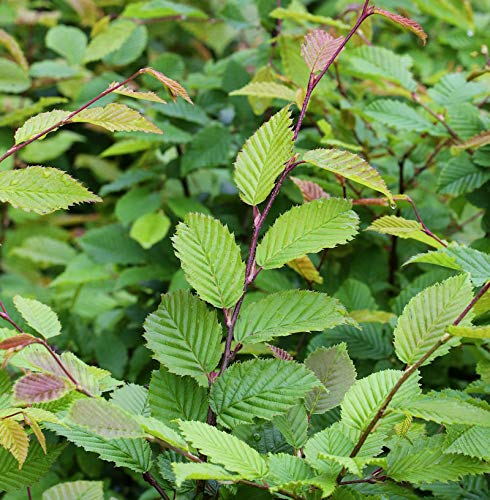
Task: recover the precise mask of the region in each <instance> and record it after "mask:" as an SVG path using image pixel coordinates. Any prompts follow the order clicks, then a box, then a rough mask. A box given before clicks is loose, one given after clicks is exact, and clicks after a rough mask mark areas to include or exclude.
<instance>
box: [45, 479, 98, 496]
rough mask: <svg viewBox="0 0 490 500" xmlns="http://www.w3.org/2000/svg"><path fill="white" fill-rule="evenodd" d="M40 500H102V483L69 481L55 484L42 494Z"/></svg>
mask: <svg viewBox="0 0 490 500" xmlns="http://www.w3.org/2000/svg"><path fill="white" fill-rule="evenodd" d="M42 500H104V483H103V482H102V481H71V482H67V483H62V484H57V485H55V486H52V487H51V488H49V489H47V490H46V491H45V492H44V493H43V497H42Z"/></svg>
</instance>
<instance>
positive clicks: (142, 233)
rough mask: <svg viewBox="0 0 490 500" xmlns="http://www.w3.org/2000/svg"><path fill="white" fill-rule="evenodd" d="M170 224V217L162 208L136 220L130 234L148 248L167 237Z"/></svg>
mask: <svg viewBox="0 0 490 500" xmlns="http://www.w3.org/2000/svg"><path fill="white" fill-rule="evenodd" d="M170 225H171V222H170V219H169V218H168V217H167V216H166V215H165V214H164V213H163V212H162V211H161V210H160V211H158V212H151V213H148V214H144V215H142V216H141V217H138V218H137V219H136V220H135V221H134V223H133V225H132V226H131V231H130V232H129V236H131V238H133V240H136V241H137V242H138V243H139V244H140V245H141V246H142V247H143V248H145V249H148V248H151V247H152V246H153V245H155V244H156V243H158V242H159V241H161V240H163V238H165V236H166V235H167V233H168V230H169V229H170Z"/></svg>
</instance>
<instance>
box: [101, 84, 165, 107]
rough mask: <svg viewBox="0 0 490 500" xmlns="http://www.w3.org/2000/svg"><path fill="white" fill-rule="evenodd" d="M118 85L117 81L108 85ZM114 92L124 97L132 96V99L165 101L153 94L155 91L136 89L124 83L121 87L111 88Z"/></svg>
mask: <svg viewBox="0 0 490 500" xmlns="http://www.w3.org/2000/svg"><path fill="white" fill-rule="evenodd" d="M117 85H118V83H117V82H112V83H111V84H110V85H109V87H116V86H117ZM113 92H114V94H119V95H123V96H126V97H132V98H133V99H142V100H143V101H152V102H160V103H162V104H165V102H166V101H164V100H163V99H162V98H161V97H159V96H158V95H156V94H155V92H151V91H145V92H143V91H138V90H135V89H133V88H131V87H128V86H126V85H123V86H122V87H118V88H117V89H115V90H113Z"/></svg>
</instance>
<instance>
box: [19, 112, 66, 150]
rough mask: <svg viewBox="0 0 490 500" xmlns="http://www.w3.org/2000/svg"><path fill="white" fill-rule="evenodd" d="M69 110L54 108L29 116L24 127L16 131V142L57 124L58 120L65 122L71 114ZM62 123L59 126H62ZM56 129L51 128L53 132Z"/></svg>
mask: <svg viewBox="0 0 490 500" xmlns="http://www.w3.org/2000/svg"><path fill="white" fill-rule="evenodd" d="M69 114H70V112H69V111H62V110H60V109H54V110H53V111H46V112H45V113H39V114H38V115H36V116H33V117H31V118H29V119H28V120H27V121H26V122H25V123H24V125H22V127H20V128H18V129H17V130H16V131H15V144H20V143H21V142H25V141H27V140H29V139H31V138H32V137H34V136H35V135H37V134H39V133H40V132H43V131H44V130H46V129H48V128H50V127H52V126H53V125H56V124H57V123H58V122H63V120H66V118H67V117H68V116H69ZM61 125H62V124H60V125H59V126H61ZM54 130H56V129H53V130H51V132H53V131H54Z"/></svg>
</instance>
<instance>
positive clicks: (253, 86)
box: [230, 82, 296, 102]
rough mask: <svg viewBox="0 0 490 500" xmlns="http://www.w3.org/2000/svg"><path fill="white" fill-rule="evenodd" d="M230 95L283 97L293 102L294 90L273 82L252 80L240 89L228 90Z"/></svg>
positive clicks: (294, 98)
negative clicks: (252, 81)
mask: <svg viewBox="0 0 490 500" xmlns="http://www.w3.org/2000/svg"><path fill="white" fill-rule="evenodd" d="M230 95H231V96H235V95H246V96H252V97H270V98H271V99H283V100H284V101H289V102H294V101H295V100H296V93H295V91H294V90H292V89H290V88H289V87H286V85H282V84H280V83H274V82H254V83H249V84H247V85H245V86H244V87H242V88H241V89H238V90H234V91H233V92H230Z"/></svg>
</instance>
